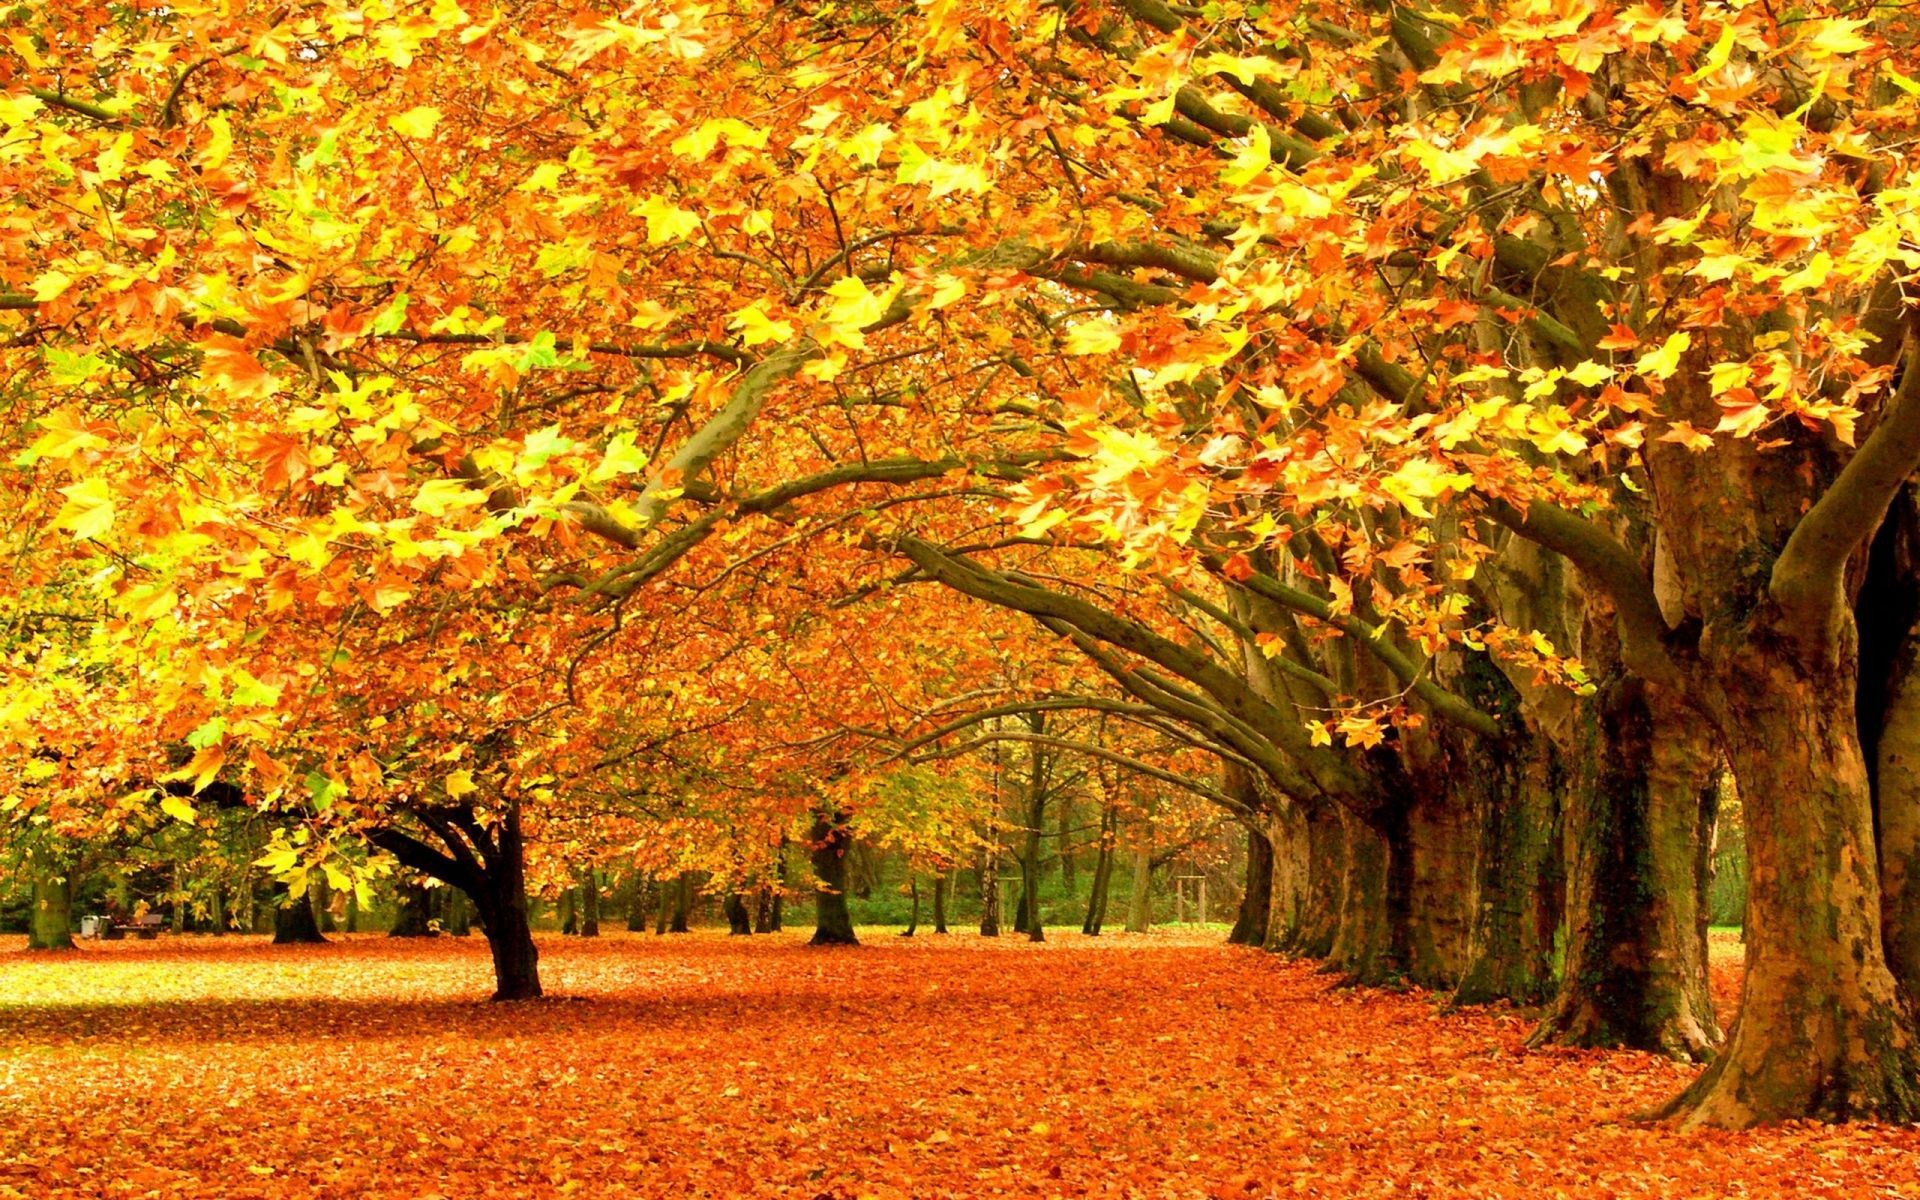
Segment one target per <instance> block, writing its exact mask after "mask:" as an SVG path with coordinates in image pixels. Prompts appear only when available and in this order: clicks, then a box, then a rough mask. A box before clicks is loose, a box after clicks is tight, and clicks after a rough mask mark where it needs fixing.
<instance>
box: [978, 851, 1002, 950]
mask: <svg viewBox="0 0 1920 1200" xmlns="http://www.w3.org/2000/svg"><path fill="white" fill-rule="evenodd" d="M980 936H981V937H999V936H1000V846H999V842H998V839H995V842H994V844H993V845H990V846H988V847H987V848H986V849H984V850H982V851H981V852H980Z"/></svg>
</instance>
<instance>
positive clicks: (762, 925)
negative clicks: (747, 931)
mask: <svg viewBox="0 0 1920 1200" xmlns="http://www.w3.org/2000/svg"><path fill="white" fill-rule="evenodd" d="M753 931H754V932H755V933H772V932H773V889H772V888H771V887H767V886H765V885H762V886H760V887H757V888H755V889H754V891H753Z"/></svg>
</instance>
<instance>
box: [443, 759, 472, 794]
mask: <svg viewBox="0 0 1920 1200" xmlns="http://www.w3.org/2000/svg"><path fill="white" fill-rule="evenodd" d="M446 788H447V799H449V800H458V799H459V798H460V797H462V796H466V795H470V794H471V793H473V792H476V791H478V790H479V788H478V787H476V786H475V784H474V782H473V772H472V771H469V770H467V769H466V768H465V767H462V768H461V769H460V770H458V771H449V772H447V780H446Z"/></svg>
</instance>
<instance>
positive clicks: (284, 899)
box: [273, 888, 327, 946]
mask: <svg viewBox="0 0 1920 1200" xmlns="http://www.w3.org/2000/svg"><path fill="white" fill-rule="evenodd" d="M276 891H277V893H278V900H279V903H278V904H277V905H276V906H275V907H274V910H273V944H274V945H276V946H295V945H325V944H326V941H327V939H326V936H325V935H324V934H322V933H321V932H320V924H319V922H317V921H315V920H314V919H313V893H312V892H302V893H300V896H299V898H298V899H295V898H293V897H292V896H290V895H289V894H288V893H287V891H286V889H285V888H279V889H276Z"/></svg>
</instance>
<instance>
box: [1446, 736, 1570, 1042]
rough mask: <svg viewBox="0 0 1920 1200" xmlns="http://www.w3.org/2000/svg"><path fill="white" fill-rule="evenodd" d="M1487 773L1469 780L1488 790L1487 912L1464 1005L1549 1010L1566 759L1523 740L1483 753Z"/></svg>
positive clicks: (1483, 870)
mask: <svg viewBox="0 0 1920 1200" xmlns="http://www.w3.org/2000/svg"><path fill="white" fill-rule="evenodd" d="M1482 754H1483V756H1484V760H1485V762H1486V765H1485V766H1483V767H1482V769H1481V770H1480V771H1479V772H1478V773H1477V774H1476V775H1475V776H1474V777H1472V778H1471V779H1470V780H1469V784H1470V785H1473V784H1477V785H1480V786H1481V787H1483V788H1484V791H1482V793H1481V796H1480V797H1479V802H1480V803H1481V804H1483V805H1484V809H1483V815H1482V825H1481V836H1482V841H1481V845H1480V856H1479V861H1480V871H1479V888H1478V892H1479V905H1478V908H1477V909H1476V911H1475V914H1474V925H1473V937H1472V939H1471V941H1470V943H1469V951H1468V959H1467V966H1466V970H1465V971H1464V972H1463V973H1462V974H1461V977H1460V983H1459V985H1458V986H1457V987H1455V989H1454V993H1453V998H1454V1001H1455V1003H1459V1004H1484V1003H1487V1002H1489V1001H1493V1000H1511V1001H1512V1002H1514V1003H1515V1004H1542V1003H1544V1002H1545V1001H1546V1000H1547V999H1548V998H1549V997H1550V996H1552V995H1553V991H1554V985H1555V982H1556V979H1555V974H1554V941H1555V937H1556V935H1557V934H1558V932H1559V927H1560V915H1561V908H1562V897H1563V894H1564V893H1563V890H1562V878H1561V869H1560V854H1559V849H1560V847H1559V838H1558V832H1559V796H1558V792H1559V789H1560V786H1561V782H1562V781H1561V775H1562V771H1561V770H1560V766H1559V762H1558V756H1557V755H1556V754H1555V753H1554V750H1553V747H1552V745H1551V744H1550V743H1549V742H1548V741H1547V739H1546V738H1544V737H1541V736H1539V735H1537V734H1531V733H1526V734H1521V735H1517V736H1516V737H1515V738H1514V739H1513V740H1512V741H1511V742H1510V743H1508V744H1506V745H1501V746H1493V745H1486V746H1485V747H1484V749H1483V750H1482Z"/></svg>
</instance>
